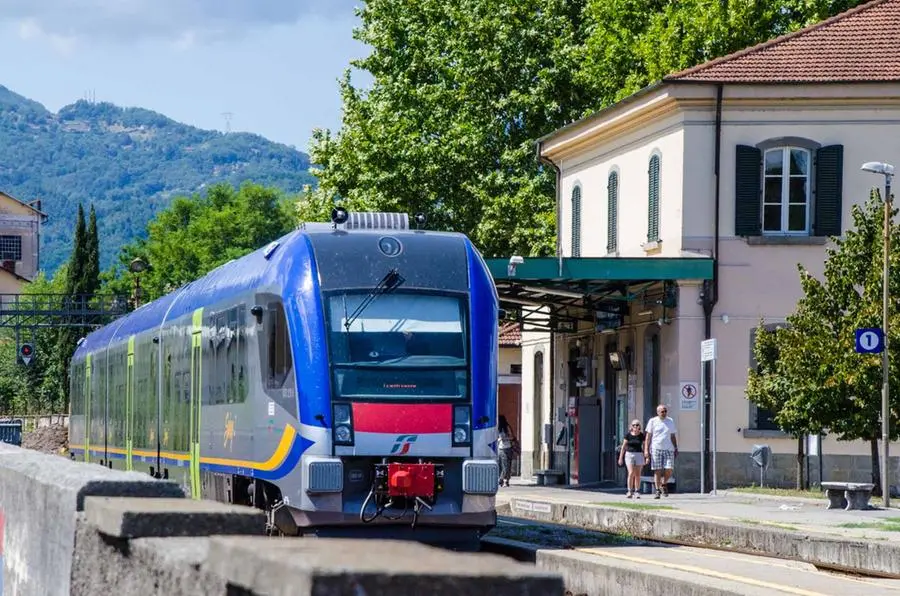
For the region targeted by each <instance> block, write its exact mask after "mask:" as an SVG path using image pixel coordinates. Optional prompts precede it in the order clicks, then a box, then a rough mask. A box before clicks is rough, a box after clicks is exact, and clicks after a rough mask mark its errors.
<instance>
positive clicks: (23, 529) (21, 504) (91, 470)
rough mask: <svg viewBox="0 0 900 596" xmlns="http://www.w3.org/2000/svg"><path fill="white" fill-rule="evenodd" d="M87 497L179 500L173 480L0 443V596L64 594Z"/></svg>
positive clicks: (178, 490) (67, 588) (182, 493)
mask: <svg viewBox="0 0 900 596" xmlns="http://www.w3.org/2000/svg"><path fill="white" fill-rule="evenodd" d="M90 495H110V496H114V495H121V496H143V497H174V498H177V497H183V496H184V492H183V491H182V490H181V488H180V487H179V486H178V485H176V484H175V483H173V482H160V481H158V480H155V479H153V478H151V477H150V476H148V475H146V474H139V473H137V472H118V471H114V470H110V469H107V468H104V467H102V466H98V465H92V464H79V463H76V462H73V461H70V460H68V459H66V458H63V457H59V456H57V455H48V454H44V453H39V452H36V451H30V450H28V449H22V448H20V447H16V446H13V445H8V444H6V443H0V515H2V516H3V518H4V524H3V525H4V535H3V536H2V537H0V539H2V540H3V550H2V552H3V594H4V595H5V594H34V595H35V596H37V595H44V596H54V595H57V594H58V595H60V596H63V595H67V594H68V593H69V578H70V576H71V568H72V554H73V552H74V548H75V525H76V518H77V517H78V515H77V514H78V513H79V512H81V511H82V510H83V509H84V499H85V497H87V496H90Z"/></svg>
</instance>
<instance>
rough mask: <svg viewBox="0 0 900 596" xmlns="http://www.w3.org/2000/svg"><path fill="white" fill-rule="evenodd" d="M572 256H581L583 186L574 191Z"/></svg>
mask: <svg viewBox="0 0 900 596" xmlns="http://www.w3.org/2000/svg"><path fill="white" fill-rule="evenodd" d="M572 256H573V257H580V256H581V186H576V187H575V188H573V189H572Z"/></svg>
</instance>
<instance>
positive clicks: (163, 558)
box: [71, 516, 226, 596]
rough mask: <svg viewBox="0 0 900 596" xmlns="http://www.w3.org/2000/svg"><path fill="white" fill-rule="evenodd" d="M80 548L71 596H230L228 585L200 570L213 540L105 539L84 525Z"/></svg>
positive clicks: (78, 537) (80, 529)
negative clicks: (132, 595) (228, 594)
mask: <svg viewBox="0 0 900 596" xmlns="http://www.w3.org/2000/svg"><path fill="white" fill-rule="evenodd" d="M82 517H83V516H82ZM75 542H76V543H77V548H76V549H75V557H74V559H73V565H72V582H71V595H72V596H97V595H98V594H123V595H124V594H140V595H141V596H180V595H185V596H188V595H189V596H224V595H225V594H226V588H225V582H224V580H222V579H221V578H219V577H218V576H214V575H211V574H209V573H205V572H204V571H202V570H201V569H200V565H201V563H202V562H203V561H205V560H206V556H207V553H208V550H209V539H208V538H139V539H136V540H127V539H123V538H115V537H112V536H106V535H104V534H101V533H100V532H98V531H97V528H96V527H94V526H93V525H92V524H89V523H87V522H86V521H85V520H84V519H80V520H79V522H78V524H77V528H76V535H75Z"/></svg>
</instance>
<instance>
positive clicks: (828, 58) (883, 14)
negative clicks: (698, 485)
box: [663, 0, 900, 83]
mask: <svg viewBox="0 0 900 596" xmlns="http://www.w3.org/2000/svg"><path fill="white" fill-rule="evenodd" d="M663 80H664V81H666V82H678V81H695V82H710V83H718V82H721V83H824V82H879V81H900V0H874V1H873V2H867V3H866V4H862V5H860V6H857V7H856V8H852V9H850V10H848V11H846V12H843V13H841V14H839V15H835V16H834V17H831V18H830V19H826V20H824V21H822V22H820V23H817V24H815V25H812V26H810V27H807V28H805V29H800V30H799V31H795V32H794V33H789V34H787V35H783V36H781V37H777V38H775V39H772V40H770V41H767V42H764V43H761V44H759V45H756V46H753V47H750V48H746V49H744V50H740V51H738V52H735V53H733V54H729V55H728V56H723V57H721V58H717V59H715V60H711V61H709V62H706V63H704V64H700V65H698V66H695V67H693V68H688V69H686V70H683V71H681V72H677V73H674V74H671V75H668V76H667V77H665V78H664V79H663Z"/></svg>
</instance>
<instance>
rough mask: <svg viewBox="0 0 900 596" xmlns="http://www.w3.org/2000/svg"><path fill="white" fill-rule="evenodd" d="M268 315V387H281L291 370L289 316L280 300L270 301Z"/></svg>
mask: <svg viewBox="0 0 900 596" xmlns="http://www.w3.org/2000/svg"><path fill="white" fill-rule="evenodd" d="M268 310H269V313H268V314H269V316H268V317H267V321H268V323H267V329H266V332H267V335H268V340H269V341H268V358H267V363H268V366H267V378H266V388H267V389H281V388H282V387H283V386H284V382H285V381H286V380H287V378H288V375H289V374H290V372H291V367H292V366H293V362H292V359H291V344H290V340H289V337H288V327H287V317H286V316H285V314H284V306H283V305H282V304H281V303H280V302H270V303H269V308H268Z"/></svg>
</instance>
